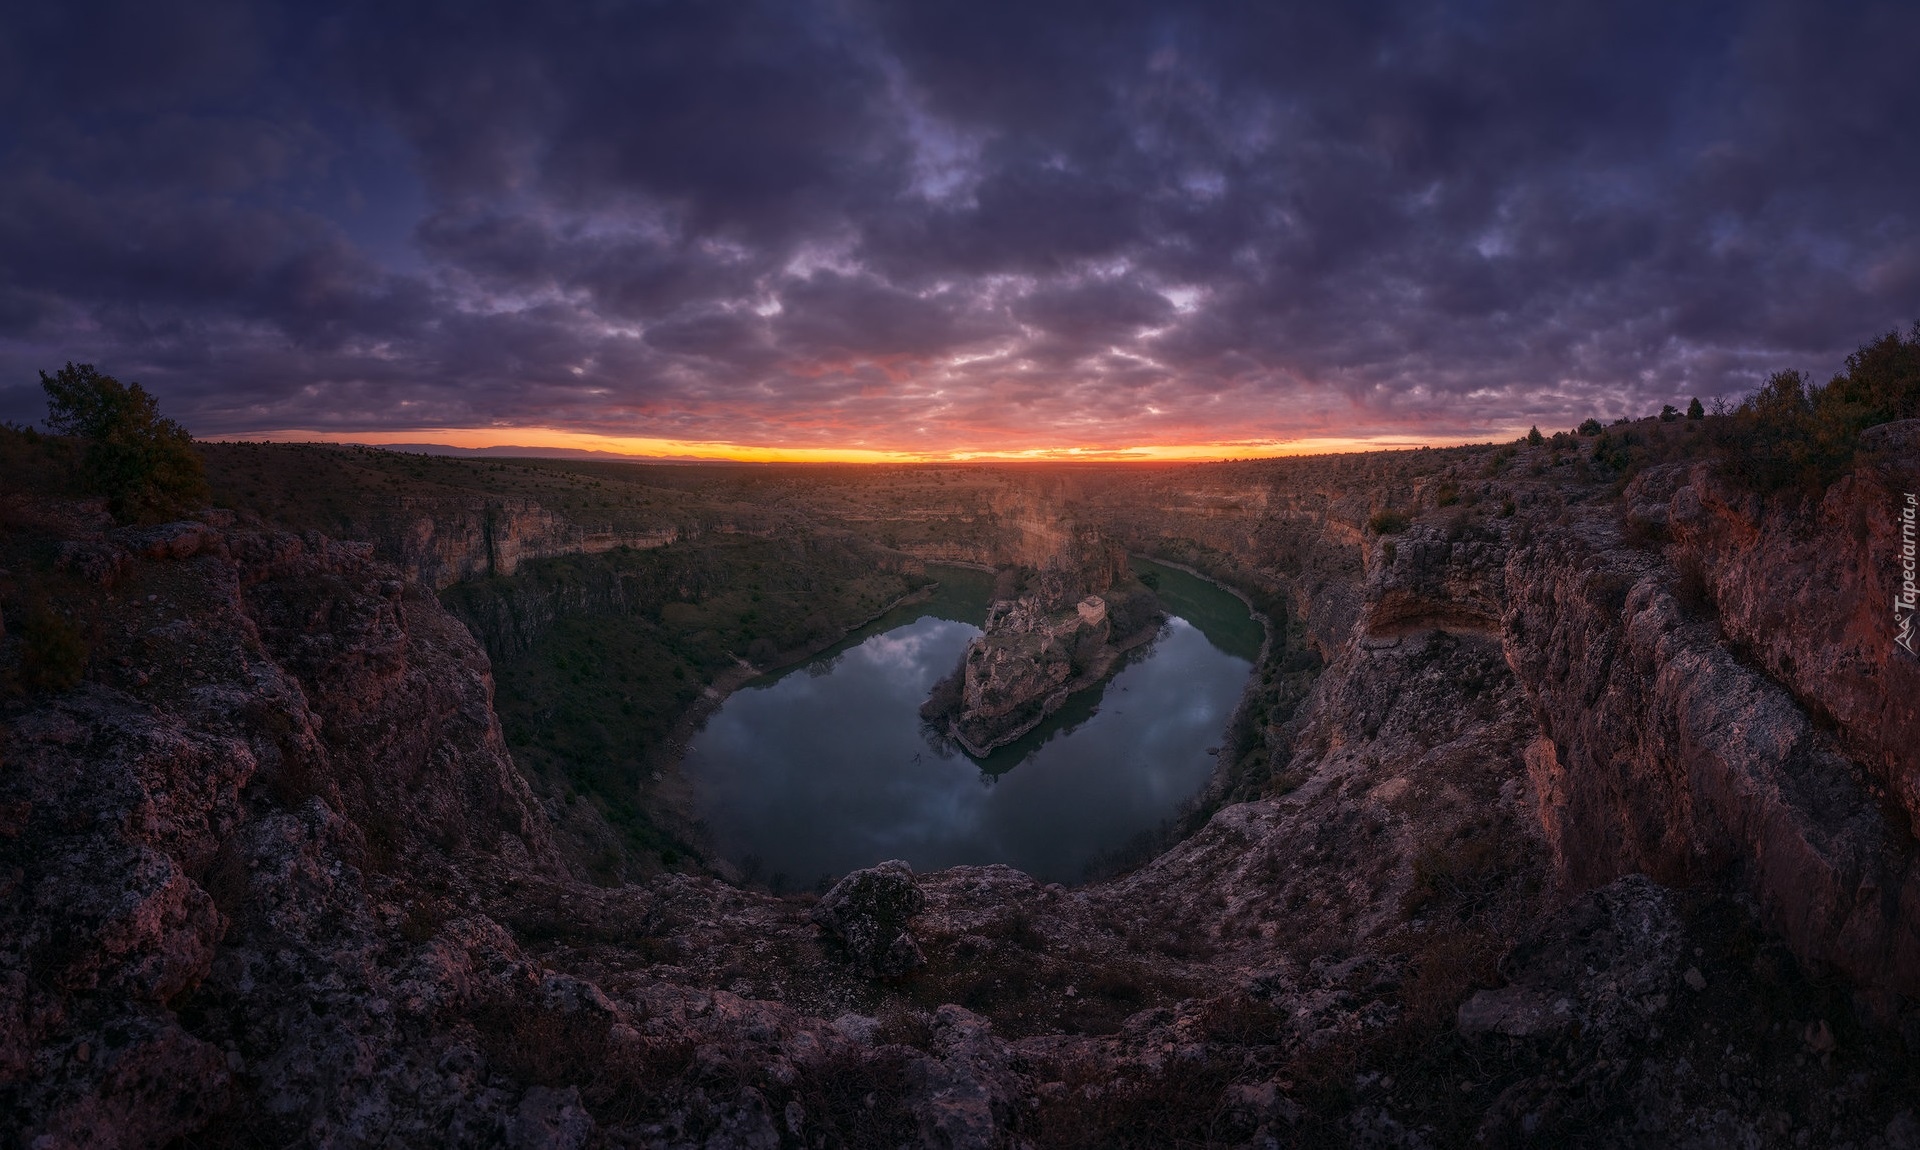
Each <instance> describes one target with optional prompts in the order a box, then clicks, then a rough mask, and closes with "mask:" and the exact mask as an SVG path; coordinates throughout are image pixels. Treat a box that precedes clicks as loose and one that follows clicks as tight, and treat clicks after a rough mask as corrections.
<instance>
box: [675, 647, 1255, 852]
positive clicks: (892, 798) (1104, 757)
mask: <svg viewBox="0 0 1920 1150" xmlns="http://www.w3.org/2000/svg"><path fill="white" fill-rule="evenodd" d="M977 634H979V630H978V629H977V628H975V627H972V626H970V625H968V624H965V623H956V622H953V621H950V620H945V619H938V618H934V617H931V616H927V617H923V618H921V619H919V620H917V621H915V622H912V623H908V624H906V625H904V626H901V627H898V628H895V629H893V630H891V631H888V632H886V633H884V634H881V635H875V636H872V637H870V638H868V639H867V640H866V641H865V642H863V643H861V644H859V645H858V646H856V647H853V648H850V649H848V650H846V651H844V652H841V653H840V654H838V655H836V656H835V657H834V658H833V660H832V665H831V669H830V671H824V672H823V671H822V669H821V668H819V667H818V666H809V667H808V668H806V670H805V673H802V674H789V675H785V676H783V677H781V678H779V679H777V680H775V681H774V682H772V683H770V684H767V685H764V686H757V687H752V688H748V689H745V690H742V691H739V692H737V693H736V694H734V695H733V696H732V697H731V698H729V699H728V700H727V702H726V703H725V704H724V705H723V706H722V707H721V708H720V710H719V711H718V712H717V713H716V714H714V716H713V717H712V718H710V719H709V720H708V722H707V725H706V728H705V730H704V731H702V732H701V734H700V735H699V736H698V737H697V738H696V739H695V740H694V743H693V745H692V746H691V747H690V748H689V749H688V753H687V759H686V764H685V770H686V773H687V776H688V778H689V779H691V780H692V781H693V783H694V786H695V788H696V792H697V794H698V796H699V802H700V805H701V810H702V814H703V815H704V817H705V818H706V819H707V821H708V824H709V825H710V826H711V827H712V828H713V830H714V833H715V835H716V837H717V839H718V840H719V845H720V847H721V849H722V851H723V852H724V853H726V854H727V855H728V856H729V857H732V858H736V859H738V858H744V857H745V856H746V855H747V853H748V852H751V853H752V854H754V855H755V856H757V857H758V858H760V859H761V860H762V865H763V871H764V873H765V874H766V875H769V876H771V875H774V874H782V875H785V876H786V878H787V880H788V881H789V882H791V883H794V884H805V883H809V882H812V881H814V880H815V879H816V878H818V877H820V876H832V875H838V874H841V873H844V872H845V871H848V870H851V869H854V868H856V867H860V866H866V865H870V864H872V863H874V862H878V861H880V860H881V859H885V858H892V857H900V858H905V859H906V860H907V861H909V862H910V863H912V864H913V865H914V867H915V868H916V869H932V868H937V867H942V866H950V865H955V864H959V863H990V862H1003V863H1007V864H1009V865H1012V866H1016V867H1019V868H1020V869H1022V870H1025V871H1028V872H1029V873H1032V874H1034V875H1036V876H1038V877H1041V878H1044V879H1048V880H1053V881H1065V882H1071V881H1076V880H1078V879H1079V878H1080V877H1081V875H1082V873H1083V870H1084V868H1085V866H1086V864H1087V863H1088V862H1089V861H1090V860H1093V859H1095V858H1097V857H1099V856H1100V855H1102V854H1106V853H1108V852H1112V851H1114V850H1117V849H1119V848H1121V847H1122V846H1124V845H1125V844H1126V843H1127V842H1128V840H1130V839H1132V838H1133V837H1135V836H1136V835H1138V834H1140V833H1141V832H1143V831H1152V830H1154V829H1155V828H1157V827H1158V826H1159V825H1160V823H1161V822H1162V820H1164V819H1166V818H1168V817H1170V816H1172V815H1173V814H1174V813H1175V812H1176V811H1177V809H1178V808H1179V806H1180V804H1181V803H1182V802H1183V801H1185V799H1186V798H1187V797H1188V796H1189V795H1191V794H1193V793H1194V792H1195V791H1197V790H1198V789H1199V788H1200V787H1201V786H1202V785H1204V784H1205V782H1206V780H1207V777H1208V775H1209V774H1210V772H1211V771H1212V769H1213V760H1212V759H1211V758H1210V757H1209V756H1208V755H1207V754H1206V748H1207V747H1208V746H1209V745H1211V744H1213V743H1217V742H1218V741H1219V739H1220V736H1221V732H1222V728H1223V727H1224V726H1225V724H1226V720H1227V716H1228V715H1229V713H1230V712H1231V711H1232V708H1233V706H1234V703H1235V701H1236V700H1237V698H1238V697H1239V694H1240V691H1241V690H1242V688H1243V687H1244V686H1245V683H1246V678H1247V674H1248V672H1249V671H1250V669H1251V664H1250V663H1248V662H1247V661H1246V660H1244V659H1239V658H1235V657H1233V656H1230V655H1226V654H1223V653H1222V652H1220V651H1219V650H1217V649H1216V648H1215V647H1214V646H1213V645H1212V644H1211V643H1209V642H1208V640H1207V638H1206V637H1205V636H1204V635H1203V634H1202V633H1201V632H1200V631H1199V630H1198V629H1197V628H1195V627H1194V626H1193V625H1192V624H1189V623H1187V622H1186V621H1185V620H1184V619H1178V618H1176V619H1173V620H1171V621H1169V623H1168V624H1167V626H1166V628H1165V630H1164V632H1163V634H1162V635H1161V636H1160V637H1159V639H1157V640H1156V641H1155V643H1154V645H1153V648H1152V650H1151V651H1149V652H1147V653H1146V655H1145V656H1144V657H1143V658H1139V659H1136V660H1134V661H1133V662H1131V663H1130V664H1129V665H1128V666H1127V667H1125V668H1124V669H1123V670H1122V671H1121V672H1120V673H1119V674H1118V675H1116V676H1115V677H1114V679H1113V680H1111V681H1110V682H1109V683H1108V685H1107V686H1106V688H1105V699H1124V700H1125V703H1126V705H1125V706H1114V707H1111V708H1109V707H1102V708H1101V709H1100V710H1099V711H1098V712H1097V713H1094V714H1091V715H1088V716H1085V717H1083V718H1080V719H1079V720H1078V721H1077V722H1076V723H1074V724H1072V725H1068V726H1064V727H1062V728H1061V729H1059V730H1056V731H1054V732H1053V733H1052V735H1051V736H1050V737H1048V738H1046V739H1045V740H1044V741H1043V742H1042V743H1041V744H1040V745H1039V746H1038V747H1037V748H1036V749H1034V750H1032V751H1031V753H1030V754H1029V755H1028V756H1027V757H1026V758H1025V759H1024V760H1022V761H1021V762H1020V763H1019V765H1018V766H1016V767H1014V768H1013V769H1012V770H1008V771H1005V772H1004V773H1003V774H1000V775H999V776H998V777H997V779H996V778H995V777H994V776H991V775H986V774H984V773H983V772H982V771H981V769H980V767H979V765H978V764H976V763H974V762H973V761H972V760H970V759H968V758H967V757H965V756H964V755H959V754H956V753H953V752H951V751H945V752H942V751H940V750H939V749H938V748H936V747H932V746H930V745H929V741H928V739H927V733H926V731H925V728H924V725H923V724H922V723H921V721H920V718H919V713H918V708H919V705H920V702H921V700H922V699H924V698H925V697H926V693H927V691H928V690H929V689H930V688H931V687H932V685H933V683H934V682H935V681H936V680H937V679H939V677H940V676H942V675H943V674H945V673H946V672H947V671H948V670H950V669H951V668H952V667H953V666H954V665H955V663H957V662H958V660H959V658H960V655H961V652H962V651H963V650H964V649H965V648H966V645H967V643H968V641H969V640H971V639H972V638H973V637H974V636H975V635H977ZM1122 689H1124V690H1125V694H1124V695H1123V694H1122V693H1121V692H1122ZM1102 701H1105V700H1104V699H1103V700H1102Z"/></svg>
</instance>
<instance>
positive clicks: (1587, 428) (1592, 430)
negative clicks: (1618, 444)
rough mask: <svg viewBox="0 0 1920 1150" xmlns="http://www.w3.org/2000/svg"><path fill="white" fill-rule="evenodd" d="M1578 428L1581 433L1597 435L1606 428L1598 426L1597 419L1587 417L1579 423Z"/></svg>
mask: <svg viewBox="0 0 1920 1150" xmlns="http://www.w3.org/2000/svg"><path fill="white" fill-rule="evenodd" d="M1578 430H1579V432H1580V434H1581V435H1598V434H1600V433H1601V432H1602V431H1604V430H1606V429H1605V428H1603V427H1601V426H1600V421H1599V420H1597V419H1588V420H1586V421H1584V422H1582V423H1581V424H1580V426H1579V428H1578Z"/></svg>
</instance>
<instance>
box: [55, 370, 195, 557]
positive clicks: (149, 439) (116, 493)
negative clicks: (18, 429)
mask: <svg viewBox="0 0 1920 1150" xmlns="http://www.w3.org/2000/svg"><path fill="white" fill-rule="evenodd" d="M40 387H41V389H42V390H44V391H45V392H46V393H47V426H48V427H49V428H51V429H52V430H53V431H54V432H55V433H57V434H60V435H70V436H73V437H75V438H76V439H79V440H82V441H83V442H84V443H85V445H86V452H85V457H84V459H83V461H82V470H83V472H84V475H85V478H86V481H87V484H88V486H89V487H90V488H91V489H92V490H93V491H95V492H96V493H98V494H101V495H105V496H106V497H107V504H108V506H109V507H110V508H111V509H112V511H113V514H114V516H115V518H118V519H120V520H122V521H123V522H125V521H133V520H157V519H166V518H170V517H172V516H173V515H176V514H178V513H179V512H180V511H182V510H184V509H186V508H187V507H190V506H192V505H194V504H195V503H198V502H201V501H203V500H205V499H206V498H207V481H206V475H205V473H204V470H203V468H202V466H201V462H200V456H199V455H198V454H196V453H195V452H194V450H193V437H192V436H190V435H188V434H187V429H186V428H184V427H182V426H180V425H179V424H178V423H176V422H174V421H173V420H171V419H168V418H166V417H164V416H162V415H161V414H160V408H159V404H158V403H156V402H155V400H154V398H153V396H152V395H151V394H149V393H148V391H147V390H146V389H145V388H143V387H141V386H140V385H139V384H137V383H135V384H131V385H128V384H122V383H121V382H120V381H119V380H117V379H115V378H113V377H112V376H110V375H102V374H100V373H99V372H98V371H96V370H94V367H93V365H92V364H90V363H83V364H80V365H79V366H78V367H76V366H74V365H73V364H72V363H69V364H67V366H66V367H64V368H62V369H60V370H59V371H58V372H56V373H55V374H53V375H51V376H49V375H48V374H47V373H46V372H44V371H43V372H41V373H40Z"/></svg>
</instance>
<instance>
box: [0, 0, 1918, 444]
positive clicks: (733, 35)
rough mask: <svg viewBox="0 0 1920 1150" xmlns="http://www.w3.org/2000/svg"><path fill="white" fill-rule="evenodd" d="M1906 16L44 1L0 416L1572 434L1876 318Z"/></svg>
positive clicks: (657, 428) (1908, 297)
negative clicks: (68, 399)
mask: <svg viewBox="0 0 1920 1150" xmlns="http://www.w3.org/2000/svg"><path fill="white" fill-rule="evenodd" d="M1915 43H1920V9H1916V8H1915V7H1914V6H1913V5H1911V4H1903V3H1882V4H1871V3H1868V4H1812V3H1799V4H1770V5H1769V4H1759V5H1753V4H1732V3H1722V4H1699V5H1682V6H1678V7H1675V6H1673V5H1656V4H1651V3H1619V4H1607V5H1599V4H1595V5H1587V6H1565V5H1544V6H1543V5H1527V4H1492V5H1488V4H1480V3H1474V4H1465V3H1462V4H1457V5H1449V6H1439V7H1436V6H1433V5H1414V4H1394V3H1383V4H1353V5H1326V4H1304V3H1302V4H1270V5H1241V4H1225V3H1221V4H1202V5H1194V4H1181V5H1168V4H1143V3H1132V2H1128V0H1103V2H1100V3H1091V2H1089V3H1064V2H1057V3H1031V2H1029V3H1019V4H1013V3H1007V4H993V3H982V2H979V0H966V2H960V0H924V2H919V3H913V4H880V3H868V2H865V0H832V2H828V0H820V2H817V3H808V2H798V3H796V2H772V0H769V2H766V3H741V4H700V3H616V4H584V3H582V4H572V3H554V4H546V5H540V6H525V5H492V4H486V3H479V2H463V3H443V4H423V5H406V6H396V5H391V4H384V3H378V4H376V3H358V4H355V3H349V4H344V5H315V6H313V7H311V8H307V7H302V6H297V5H282V6H277V7H273V6H262V5H251V4H239V3H234V4H217V3H184V4H164V3H163V4H154V3H142V4H113V3H104V4H72V5H60V6H52V5H47V6H40V7H39V8H38V9H36V10H32V11H27V12H23V13H20V14H17V15H16V16H14V17H10V18H9V20H8V21H6V22H5V24H4V25H3V26H0V108H4V109H6V111H5V112H4V114H0V416H5V417H8V418H13V419H31V418H33V417H35V416H36V415H37V414H38V413H39V409H40V400H39V396H38V390H37V387H35V386H34V379H35V376H34V370H35V369H37V368H41V367H51V366H54V365H57V364H58V363H61V362H64V361H66V360H69V359H72V360H77V361H91V362H94V363H97V364H99V365H100V366H101V367H102V368H103V369H105V370H109V371H112V372H115V373H116V374H119V375H121V376H122V377H125V378H135V379H139V380H141V381H142V382H144V383H146V384H148V385H149V386H150V387H152V388H154V389H155V390H156V391H157V392H158V393H159V394H160V395H161V396H162V399H163V402H164V403H165V404H166V405H167V407H168V409H169V410H170V411H172V412H173V413H175V414H177V415H178V416H179V417H181V418H182V419H183V420H184V421H185V422H186V423H187V424H188V425H189V426H190V427H192V428H194V429H195V430H196V431H198V432H200V433H202V434H219V433H243V432H248V431H262V430H269V429H280V428H313V429H320V430H329V431H336V432H354V431H367V430H375V429H387V430H401V429H409V428H433V427H448V426H460V427H515V426H524V425H545V426H557V427H564V428H568V429H573V430H581V431H598V432H605V433H609V434H617V435H638V436H653V437H664V438H691V439H702V440H725V441H734V442H760V443H782V444H791V445H796V446H821V445H834V444H853V443H861V444H865V445H868V446H896V447H902V448H921V449H939V448H947V447H955V448H980V447H991V446H997V445H1013V446H1032V445H1039V444H1046V443H1102V444H1122V443H1129V442H1169V441H1178V440H1189V441H1192V440H1202V441H1205V440H1231V439H1242V438H1270V437H1285V436H1289V435H1368V434H1384V433H1404V432H1417V433H1428V434H1433V435H1436V436H1451V435H1467V434H1476V433H1481V432H1484V431H1487V430H1490V429H1496V428H1506V427H1510V426H1512V425H1515V424H1522V425H1524V424H1525V423H1529V422H1536V421H1537V422H1539V423H1541V424H1542V425H1545V426H1564V425H1569V424H1571V423H1572V422H1575V421H1577V420H1578V419H1580V418H1583V417H1584V416H1586V415H1589V414H1599V415H1602V416H1605V417H1612V416H1615V415H1621V414H1640V413H1644V412H1646V411H1649V410H1652V409H1653V408H1655V407H1657V406H1658V405H1659V404H1660V403H1663V402H1669V401H1675V400H1680V399H1684V398H1685V397H1686V396H1689V395H1694V394H1699V395H1702V396H1707V397H1711V396H1714V395H1722V394H1730V393H1733V392H1736V391H1739V390H1742V389H1744V388H1746V387H1749V386H1751V384H1752V383H1753V382H1754V381H1755V380H1756V379H1757V378H1758V377H1759V376H1760V375H1762V374H1764V373H1765V372H1767V371H1770V370H1773V369H1775V368H1779V367H1785V366H1799V367H1803V368H1808V369H1811V370H1814V371H1815V372H1816V373H1817V372H1822V371H1826V370H1830V369H1832V368H1834V367H1836V366H1837V365H1838V363H1839V361H1840V359H1841V357H1842V356H1843V355H1844V354H1845V352H1846V351H1847V350H1849V349H1850V348H1851V347H1853V346H1854V345H1856V344H1858V343H1859V342H1860V341H1861V340H1863V339H1865V338H1867V337H1870V336H1872V335H1874V334H1876V333H1878V332H1881V331H1884V330H1886V329H1888V328H1891V327H1894V326H1896V325H1900V326H1904V325H1905V324H1907V323H1909V322H1912V321H1913V320H1914V319H1915V318H1916V317H1920V220H1917V219H1916V213H1915V209H1914V207H1913V203H1914V197H1913V189H1914V188H1915V187H1920V135H1916V133H1914V132H1912V131H1911V123H1910V121H1911V119H1912V113H1913V110H1914V109H1915V108H1920V70H1916V69H1914V68H1913V67H1912V64H1911V46H1912V45H1913V44H1915Z"/></svg>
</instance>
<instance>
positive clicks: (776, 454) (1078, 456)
mask: <svg viewBox="0 0 1920 1150" xmlns="http://www.w3.org/2000/svg"><path fill="white" fill-rule="evenodd" d="M214 438H215V439H216V440H226V439H236V440H238V439H246V440H258V441H264V442H269V443H342V444H347V443H352V444H365V445H367V446H371V447H388V446H396V445H397V446H435V447H451V448H457V449H461V450H480V449H488V448H492V449H499V450H501V451H502V453H505V449H509V448H514V447H524V448H532V449H545V450H552V449H564V450H570V451H592V452H605V453H608V454H612V455H623V456H631V457H634V458H636V459H643V460H715V461H722V460H725V461H732V462H738V463H995V462H999V463H1019V462H1056V463H1058V462H1066V463H1076V462H1077V463H1120V462H1162V463H1172V462H1182V461H1207V460H1219V459H1266V458H1277V457H1281V456H1290V455H1324V454H1332V453H1337V452H1346V451H1379V450H1392V449H1402V448H1411V447H1422V446H1445V445H1447V443H1448V442H1449V441H1435V440H1431V439H1419V438H1412V437H1407V436H1378V437H1374V438H1370V439H1339V438H1332V437H1326V438H1315V439H1296V440H1288V441H1259V440H1251V441H1243V442H1237V443H1190V444H1141V445H1132V446H1126V447H1101V446H1094V447H1037V448H1017V449H1002V450H994V449H980V448H974V449H962V450H954V451H898V450H885V449H873V448H860V447H778V446H757V445H750V444H738V443H694V442H684V441H679V440H669V439H647V438H642V437H630V436H610V435H589V434H583V433H580V432H570V431H558V430H555V429H553V428H546V427H523V428H508V429H501V428H489V429H486V430H472V429H450V428H429V429H420V430H413V431H406V432H394V431H385V432H361V433H326V432H320V431H314V430H290V431H269V432H261V433H256V434H252V435H243V436H218V437H214ZM1503 438H1512V436H1510V435H1509V436H1504V437H1503ZM1457 442H1463V443H1464V442H1470V441H1469V440H1464V439H1463V440H1458V441H1457Z"/></svg>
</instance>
